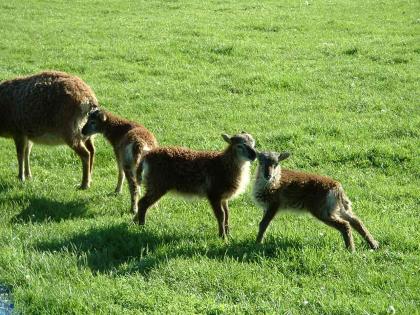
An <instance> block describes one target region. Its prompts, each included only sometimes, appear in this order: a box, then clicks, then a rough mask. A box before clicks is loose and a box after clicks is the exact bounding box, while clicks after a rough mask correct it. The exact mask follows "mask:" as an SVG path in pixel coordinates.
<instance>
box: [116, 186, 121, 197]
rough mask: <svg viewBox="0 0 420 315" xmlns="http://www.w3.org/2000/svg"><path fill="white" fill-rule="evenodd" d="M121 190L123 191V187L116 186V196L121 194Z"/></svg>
mask: <svg viewBox="0 0 420 315" xmlns="http://www.w3.org/2000/svg"><path fill="white" fill-rule="evenodd" d="M121 192H122V189H118V188H115V190H114V195H115V196H118V195H120V194H121Z"/></svg>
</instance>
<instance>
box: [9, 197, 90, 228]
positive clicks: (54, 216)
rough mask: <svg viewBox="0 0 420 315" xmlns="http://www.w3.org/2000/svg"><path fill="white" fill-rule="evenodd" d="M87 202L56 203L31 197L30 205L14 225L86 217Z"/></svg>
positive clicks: (17, 216) (19, 215)
mask: <svg viewBox="0 0 420 315" xmlns="http://www.w3.org/2000/svg"><path fill="white" fill-rule="evenodd" d="M86 211H87V206H86V202H84V201H79V200H78V201H68V202H63V201H55V200H51V199H48V198H39V197H31V198H30V199H29V205H28V206H27V207H26V208H25V209H23V210H22V212H21V213H19V214H18V215H16V216H15V217H14V218H13V219H12V222H13V223H25V222H45V221H54V222H60V221H61V220H66V219H71V218H75V217H86V215H85V213H86Z"/></svg>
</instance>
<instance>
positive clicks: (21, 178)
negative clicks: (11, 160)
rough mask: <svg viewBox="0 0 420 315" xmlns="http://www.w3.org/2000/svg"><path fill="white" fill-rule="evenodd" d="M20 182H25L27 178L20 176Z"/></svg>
mask: <svg viewBox="0 0 420 315" xmlns="http://www.w3.org/2000/svg"><path fill="white" fill-rule="evenodd" d="M17 178H18V180H19V181H20V182H24V181H25V176H24V175H18V177H17Z"/></svg>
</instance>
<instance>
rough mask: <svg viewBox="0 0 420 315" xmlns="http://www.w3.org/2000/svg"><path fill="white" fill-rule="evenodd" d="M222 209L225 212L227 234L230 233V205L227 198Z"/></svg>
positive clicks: (224, 222)
mask: <svg viewBox="0 0 420 315" xmlns="http://www.w3.org/2000/svg"><path fill="white" fill-rule="evenodd" d="M222 209H223V212H224V214H225V216H224V218H225V219H224V221H223V225H224V227H225V233H226V235H229V205H228V201H227V200H223V201H222Z"/></svg>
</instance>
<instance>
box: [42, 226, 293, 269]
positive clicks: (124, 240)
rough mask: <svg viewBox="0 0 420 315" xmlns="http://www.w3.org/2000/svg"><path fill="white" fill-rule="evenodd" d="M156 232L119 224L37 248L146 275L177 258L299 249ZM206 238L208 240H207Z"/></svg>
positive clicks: (247, 256) (256, 255)
mask: <svg viewBox="0 0 420 315" xmlns="http://www.w3.org/2000/svg"><path fill="white" fill-rule="evenodd" d="M188 233H189V232H182V233H181V234H179V233H178V234H176V233H170V232H167V231H156V230H154V231H153V230H151V229H148V227H147V226H146V227H139V226H136V225H134V224H123V223H121V224H118V225H112V226H106V227H94V228H90V229H89V230H87V231H86V232H83V233H79V234H77V235H75V236H73V237H71V238H69V239H66V240H64V241H63V240H56V241H48V242H43V243H39V244H37V245H36V246H35V247H36V249H37V250H40V251H48V252H54V251H57V252H71V253H74V254H75V255H77V256H78V257H84V258H83V259H82V260H81V263H82V264H83V265H84V266H86V265H87V266H88V267H89V268H90V269H91V270H92V272H94V273H109V272H112V273H113V274H114V275H115V274H121V275H123V274H131V273H136V272H138V273H141V274H143V275H147V274H149V272H150V271H152V270H153V269H155V268H156V267H158V266H159V265H160V264H163V263H166V262H168V261H169V260H171V259H176V258H191V257H200V256H201V257H206V258H209V259H214V260H219V261H223V260H224V259H234V260H237V261H240V262H255V261H259V260H261V257H264V258H267V257H277V256H278V255H279V253H281V252H282V251H285V250H286V249H288V248H301V245H300V244H299V243H296V242H294V241H293V240H289V239H285V240H275V239H271V238H269V239H267V242H266V243H264V244H255V241H254V239H252V240H251V239H247V240H240V241H235V240H230V241H229V242H227V243H224V242H223V241H222V240H218V239H213V238H210V239H204V238H203V236H201V237H200V236H197V235H193V234H191V235H190V234H188ZM207 241H208V242H207Z"/></svg>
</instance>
